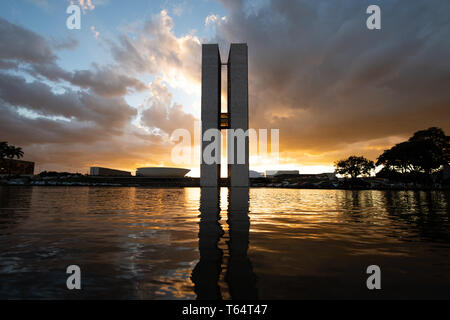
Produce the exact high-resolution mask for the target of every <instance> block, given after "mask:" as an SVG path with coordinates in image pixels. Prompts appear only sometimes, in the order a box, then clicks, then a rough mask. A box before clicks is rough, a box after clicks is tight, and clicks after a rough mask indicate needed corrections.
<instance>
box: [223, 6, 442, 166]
mask: <svg viewBox="0 0 450 320" xmlns="http://www.w3.org/2000/svg"><path fill="white" fill-rule="evenodd" d="M372 2H373V1H372ZM222 3H223V5H224V6H225V7H226V8H227V10H228V14H227V19H226V21H224V22H221V23H220V24H218V25H217V26H216V31H217V37H216V41H218V42H219V43H221V44H222V47H223V48H227V47H228V45H229V43H230V42H247V43H248V45H249V69H250V70H249V72H250V73H249V77H250V121H251V125H252V126H253V127H257V128H258V127H268V126H269V127H274V128H280V139H281V141H280V142H281V150H282V151H284V152H285V153H286V156H292V157H293V158H297V159H298V160H300V161H302V162H303V163H305V162H311V163H317V162H323V163H330V162H331V161H332V160H333V159H336V156H339V155H344V154H346V153H363V154H365V155H369V156H370V157H372V158H373V157H375V156H376V155H377V154H379V151H376V150H374V148H371V147H370V146H371V144H372V143H373V141H378V142H380V141H385V142H388V141H392V138H393V137H397V139H399V138H401V137H407V136H410V135H411V134H412V133H413V132H414V131H415V130H418V129H423V128H427V127H429V126H432V125H435V126H440V127H442V128H443V129H444V130H446V131H447V132H448V131H450V118H449V117H448V108H449V106H450V91H449V90H448V89H446V86H447V85H448V83H449V80H450V60H449V59H448V58H447V57H448V56H449V55H450V43H449V42H448V41H446V40H444V39H448V38H449V37H450V26H449V24H448V14H447V13H448V12H449V10H450V3H447V2H445V1H429V0H426V1H414V2H406V1H391V0H389V1H378V2H377V4H378V5H379V6H380V7H381V8H382V29H381V30H379V31H370V30H368V29H367V28H366V24H365V23H366V18H367V16H368V15H366V13H365V10H366V8H367V6H368V5H369V4H371V1H360V0H358V1H345V2H342V1H339V2H338V1H323V0H318V1H303V0H298V1H281V0H272V1H268V2H267V4H266V5H263V6H261V7H259V9H258V10H256V11H255V10H252V11H249V10H247V8H248V6H247V5H246V3H245V2H244V1H228V0H227V1H223V2H222ZM222 52H223V56H225V57H226V50H223V51H222ZM224 59H225V58H224V57H222V60H224ZM387 146H388V145H385V147H387ZM289 153H290V155H288V154H289ZM347 155H348V154H347Z"/></svg>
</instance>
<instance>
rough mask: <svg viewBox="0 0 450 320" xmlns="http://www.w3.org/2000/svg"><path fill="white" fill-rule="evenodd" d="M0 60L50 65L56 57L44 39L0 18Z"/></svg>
mask: <svg viewBox="0 0 450 320" xmlns="http://www.w3.org/2000/svg"><path fill="white" fill-rule="evenodd" d="M0 59H2V60H3V59H6V60H9V59H10V60H20V61H23V62H28V63H52V62H54V61H55V60H56V56H55V55H54V54H53V52H52V49H51V47H50V46H49V45H48V43H47V41H46V39H45V38H43V37H42V36H40V35H38V34H37V33H35V32H33V31H30V30H28V29H25V28H22V27H21V26H18V25H15V24H12V23H10V22H8V21H7V20H5V19H3V18H1V17H0Z"/></svg>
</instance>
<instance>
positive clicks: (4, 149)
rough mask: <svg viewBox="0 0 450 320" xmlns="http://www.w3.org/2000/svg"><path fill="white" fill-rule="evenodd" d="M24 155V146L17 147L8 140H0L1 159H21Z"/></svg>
mask: <svg viewBox="0 0 450 320" xmlns="http://www.w3.org/2000/svg"><path fill="white" fill-rule="evenodd" d="M22 157H23V151H22V148H17V147H15V146H12V145H9V144H8V142H6V141H2V142H0V159H4V158H8V159H14V158H17V159H20V158H22Z"/></svg>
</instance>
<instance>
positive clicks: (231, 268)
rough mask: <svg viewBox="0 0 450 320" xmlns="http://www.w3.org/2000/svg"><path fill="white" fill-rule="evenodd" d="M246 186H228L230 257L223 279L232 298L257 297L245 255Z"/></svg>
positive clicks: (250, 265) (248, 261) (250, 268)
mask: <svg viewBox="0 0 450 320" xmlns="http://www.w3.org/2000/svg"><path fill="white" fill-rule="evenodd" d="M248 207H249V190H248V188H230V189H229V194H228V221H227V222H228V225H229V226H230V227H229V234H230V240H229V241H228V248H229V251H230V258H229V260H228V270H227V274H226V276H225V279H226V281H227V283H228V287H229V288H230V295H231V298H232V299H237V300H241V299H257V296H258V295H257V290H256V277H255V274H254V273H253V269H252V264H251V262H250V259H249V258H248V256H247V250H248V245H249V231H250V218H249V216H248V211H249V210H248Z"/></svg>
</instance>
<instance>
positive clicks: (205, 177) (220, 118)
mask: <svg viewBox="0 0 450 320" xmlns="http://www.w3.org/2000/svg"><path fill="white" fill-rule="evenodd" d="M247 52H248V49H247V44H245V43H239V44H231V47H230V52H229V55H228V63H225V65H227V67H228V73H227V75H228V82H227V83H228V93H227V95H228V108H227V112H226V113H222V112H221V99H220V97H221V77H222V75H221V67H222V63H221V59H220V53H219V46H218V45H217V44H204V45H203V46H202V137H203V134H204V133H205V131H206V130H208V129H216V130H218V131H219V132H220V130H226V129H231V130H228V134H227V145H228V146H227V147H228V149H227V150H228V152H227V153H228V179H229V185H230V186H232V187H248V186H249V156H248V148H249V143H248V140H249V138H248V135H247V131H248V53H247ZM216 139H217V140H218V141H216V145H218V148H217V150H216V151H217V154H214V155H215V158H216V159H217V160H218V161H215V162H214V163H206V162H205V161H204V160H205V159H204V155H205V153H204V151H205V148H207V147H208V145H210V144H211V141H213V138H212V139H211V141H204V140H205V139H202V163H201V166H200V185H201V186H202V187H217V186H219V181H220V148H221V145H220V138H218V137H216ZM214 155H213V156H214Z"/></svg>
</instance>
